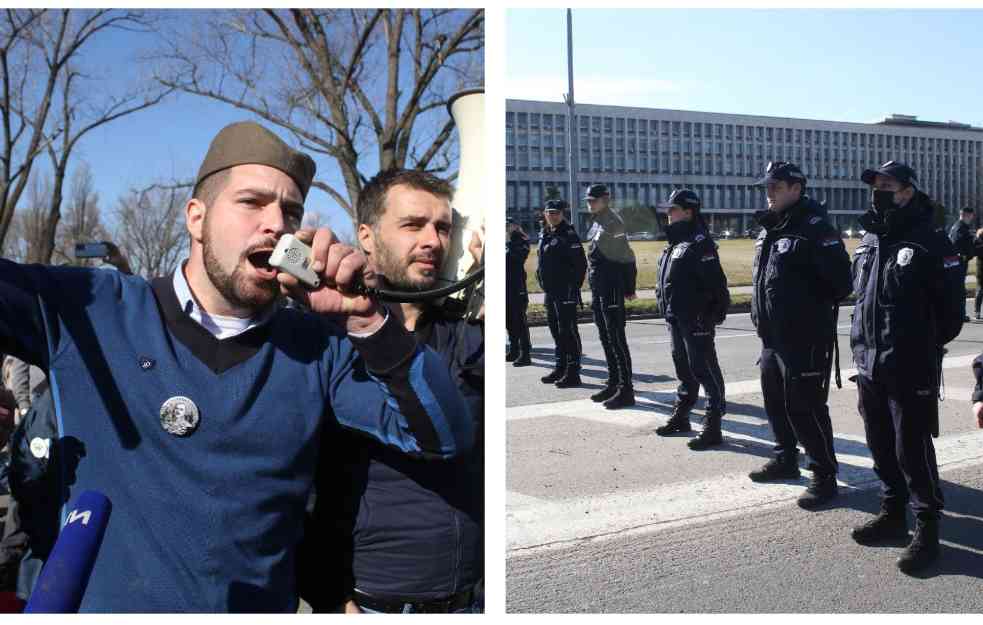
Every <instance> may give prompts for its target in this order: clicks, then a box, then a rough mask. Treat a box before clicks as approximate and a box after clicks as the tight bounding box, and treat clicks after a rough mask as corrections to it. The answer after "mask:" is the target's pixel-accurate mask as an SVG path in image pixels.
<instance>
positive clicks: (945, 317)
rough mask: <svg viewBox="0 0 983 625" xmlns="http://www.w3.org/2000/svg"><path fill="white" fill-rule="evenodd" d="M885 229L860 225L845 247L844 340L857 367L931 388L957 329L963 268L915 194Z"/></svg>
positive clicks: (917, 388)
mask: <svg viewBox="0 0 983 625" xmlns="http://www.w3.org/2000/svg"><path fill="white" fill-rule="evenodd" d="M899 210H903V212H902V213H900V214H899V219H898V221H897V222H895V223H894V224H893V225H892V228H891V230H890V231H889V232H888V233H887V234H885V235H880V236H879V235H875V234H873V233H870V232H868V233H867V234H866V235H865V236H864V238H863V239H862V240H861V241H860V245H859V246H857V249H856V250H854V253H853V286H854V292H855V293H856V297H857V305H856V308H855V309H854V313H853V326H852V328H851V331H850V346H851V347H852V348H853V360H854V362H856V364H857V371H859V372H860V373H861V374H863V375H864V376H866V377H868V378H877V379H883V380H889V381H895V382H897V383H898V384H899V386H900V387H902V388H908V389H914V390H915V391H916V392H920V393H923V394H931V395H934V394H935V393H936V392H937V391H938V385H939V374H940V372H939V370H938V366H939V361H940V360H941V350H942V346H943V345H945V344H946V343H948V342H949V341H951V340H952V339H954V338H955V337H956V336H958V335H959V332H960V331H961V330H962V324H963V315H964V310H965V298H966V285H965V279H966V273H965V270H964V269H963V264H962V262H960V258H959V255H958V253H957V252H956V249H955V248H954V247H953V245H952V242H951V241H949V239H948V237H946V235H945V232H944V231H943V230H942V228H936V227H935V226H934V225H933V223H932V207H931V205H930V204H929V202H928V197H927V196H925V195H924V194H923V193H920V192H919V193H918V194H916V195H915V197H914V199H912V201H911V203H910V204H909V205H908V206H906V207H904V209H899Z"/></svg>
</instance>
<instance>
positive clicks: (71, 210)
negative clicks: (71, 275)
mask: <svg viewBox="0 0 983 625" xmlns="http://www.w3.org/2000/svg"><path fill="white" fill-rule="evenodd" d="M49 206H50V203H49ZM107 236H108V235H107V232H106V228H105V227H104V226H103V223H102V216H101V211H100V209H99V194H98V193H96V191H95V189H94V186H93V180H92V170H91V168H90V167H89V164H88V163H86V162H85V161H82V162H81V163H80V164H79V165H78V168H77V169H76V170H75V173H74V174H73V175H72V184H71V189H70V191H69V196H68V207H67V210H66V211H65V219H64V220H62V222H61V224H60V226H59V228H58V235H57V237H56V240H55V250H54V254H53V260H54V261H55V262H57V263H59V264H61V263H71V264H73V265H80V266H83V267H88V266H93V265H98V264H100V262H99V261H98V260H95V259H84V258H81V259H80V258H76V257H75V244H76V243H86V242H90V241H100V240H103V239H105V238H106V237H107Z"/></svg>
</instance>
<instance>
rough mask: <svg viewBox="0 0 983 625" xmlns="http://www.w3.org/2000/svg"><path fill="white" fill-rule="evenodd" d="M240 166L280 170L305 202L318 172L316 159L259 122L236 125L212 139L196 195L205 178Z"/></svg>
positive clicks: (203, 163)
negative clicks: (291, 179)
mask: <svg viewBox="0 0 983 625" xmlns="http://www.w3.org/2000/svg"><path fill="white" fill-rule="evenodd" d="M236 165H266V166H268V167H273V168H274V169H279V170H280V171H282V172H283V173H285V174H287V175H288V176H290V177H291V178H293V180H294V182H296V183H297V186H298V187H299V188H300V193H301V195H302V196H303V197H304V198H305V199H306V198H307V191H308V190H309V189H310V188H311V181H312V180H313V179H314V172H315V171H316V170H317V166H316V165H315V164H314V159H312V158H311V157H310V156H308V155H307V154H304V153H303V152H298V151H297V150H294V149H292V148H291V147H290V146H289V145H287V144H286V143H284V142H283V140H282V139H280V137H278V136H276V135H275V134H273V133H272V132H270V131H269V130H267V129H266V128H263V127H262V126H260V125H259V124H257V123H255V122H236V123H234V124H229V125H228V126H226V127H225V128H223V129H222V130H220V131H219V132H218V134H217V135H215V138H214V139H212V144H211V145H210V146H209V147H208V154H206V155H205V160H204V162H202V164H201V169H199V170H198V178H196V179H195V192H197V191H198V187H199V186H200V185H201V181H202V180H204V179H205V178H207V177H209V176H211V175H212V174H214V173H216V172H219V171H222V170H223V169H228V168H230V167H235V166H236Z"/></svg>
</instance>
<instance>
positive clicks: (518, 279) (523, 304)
mask: <svg viewBox="0 0 983 625" xmlns="http://www.w3.org/2000/svg"><path fill="white" fill-rule="evenodd" d="M506 236H507V237H508V240H507V241H506V242H505V330H506V332H507V333H508V335H509V350H508V353H506V355H505V360H506V362H511V363H512V366H513V367H527V366H529V365H531V364H532V359H531V357H530V354H531V352H532V342H531V341H530V340H529V325H528V323H527V322H526V308H528V307H529V294H528V292H527V291H526V259H527V258H529V237H528V236H526V233H525V232H523V231H522V228H521V227H520V226H519V224H517V223H515V222H513V221H511V220H509V221H507V222H506Z"/></svg>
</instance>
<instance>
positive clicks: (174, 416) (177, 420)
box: [160, 395, 198, 436]
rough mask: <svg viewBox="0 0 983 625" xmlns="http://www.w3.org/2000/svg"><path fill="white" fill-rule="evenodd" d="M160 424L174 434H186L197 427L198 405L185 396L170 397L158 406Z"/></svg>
mask: <svg viewBox="0 0 983 625" xmlns="http://www.w3.org/2000/svg"><path fill="white" fill-rule="evenodd" d="M160 425H161V427H162V428H164V431H165V432H167V433H168V434H173V435H174V436H187V435H189V434H191V433H192V432H194V431H195V428H197V427H198V406H196V405H195V403H194V402H193V401H191V400H190V399H188V398H187V397H182V396H180V395H178V396H176V397H172V398H170V399H168V400H167V401H165V402H164V404H163V405H162V406H161V407H160Z"/></svg>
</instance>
